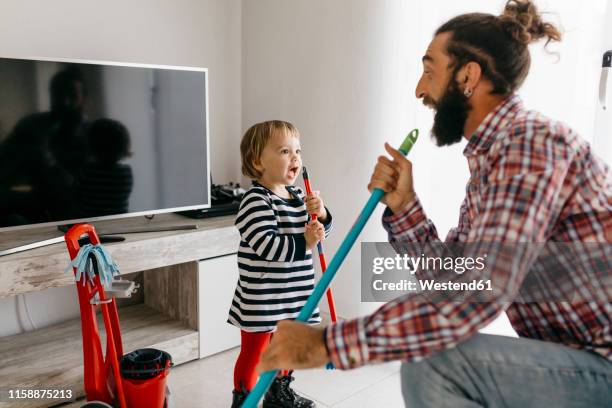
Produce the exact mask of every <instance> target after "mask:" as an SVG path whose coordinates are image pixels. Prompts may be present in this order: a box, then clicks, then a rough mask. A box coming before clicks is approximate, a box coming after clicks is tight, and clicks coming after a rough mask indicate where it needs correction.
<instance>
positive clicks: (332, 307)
mask: <svg viewBox="0 0 612 408" xmlns="http://www.w3.org/2000/svg"><path fill="white" fill-rule="evenodd" d="M302 178H303V179H304V187H305V188H306V194H308V195H309V196H311V195H313V192H312V187H311V186H310V176H309V175H308V170H307V169H306V166H304V167H303V169H302ZM309 212H310V211H309ZM311 217H312V219H313V220H316V219H317V214H316V213H312V215H311ZM317 251H318V252H319V263H320V264H321V273H325V271H326V270H327V260H326V259H325V253H324V252H323V245H322V244H321V242H318V243H317ZM327 304H328V306H329V314H330V316H331V321H332V322H333V323H336V320H338V318H337V316H336V304H335V302H334V295H333V294H332V290H331V288H329V289H327ZM330 368H331V367H330Z"/></svg>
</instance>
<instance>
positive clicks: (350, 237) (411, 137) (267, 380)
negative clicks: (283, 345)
mask: <svg viewBox="0 0 612 408" xmlns="http://www.w3.org/2000/svg"><path fill="white" fill-rule="evenodd" d="M418 136H419V131H418V129H414V130H412V131H411V132H410V133H408V135H407V136H406V138H405V139H404V142H403V143H402V145H401V146H400V148H399V151H400V152H401V153H402V154H403V155H404V156H406V155H407V154H408V152H410V150H411V149H412V146H414V143H415V142H416V141H417V138H418ZM384 195H385V192H384V191H383V190H381V189H378V188H377V189H374V191H372V195H371V196H370V199H369V200H368V201H367V203H366V205H365V207H364V208H363V210H362V211H361V214H359V217H358V218H357V220H356V221H355V224H353V227H352V228H351V230H350V231H349V232H348V234H347V236H346V238H344V241H342V243H341V244H340V248H338V252H336V255H334V257H333V258H332V260H331V262H330V264H329V267H328V268H327V271H326V272H325V273H324V274H323V276H321V279H320V280H319V283H318V284H317V286H316V287H315V289H314V291H313V292H312V294H311V295H310V297H309V298H308V300H307V301H306V304H305V305H304V307H303V308H302V310H301V311H300V314H299V315H298V317H297V319H296V320H297V321H300V322H307V321H308V319H309V318H310V316H311V315H312V313H313V312H314V310H315V309H316V307H317V305H318V304H319V302H320V301H321V298H322V297H323V294H324V293H325V292H326V291H327V288H328V287H329V285H330V284H331V281H332V279H333V278H334V276H335V275H336V272H337V271H338V268H339V267H340V265H341V264H342V262H343V261H344V259H345V258H346V256H347V255H348V253H349V251H350V250H351V248H352V246H353V244H354V243H355V241H356V240H357V238H358V237H359V234H360V233H361V231H362V230H363V227H364V226H365V224H366V222H367V221H368V219H369V218H370V216H371V215H372V213H373V212H374V209H375V208H376V205H378V202H379V201H380V200H381V199H382V198H383V196H384ZM277 373H278V370H271V371H266V372H265V373H263V374H262V375H261V377H260V378H259V381H258V382H257V384H256V385H255V388H253V390H252V391H251V392H250V393H249V395H248V397H247V399H246V400H245V401H244V404H243V405H242V406H243V407H246V408H256V407H257V403H258V402H259V400H261V398H262V397H263V395H264V394H265V393H266V391H267V390H268V388H270V385H271V384H272V382H273V381H274V377H275V376H276V374H277Z"/></svg>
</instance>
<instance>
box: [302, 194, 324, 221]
mask: <svg viewBox="0 0 612 408" xmlns="http://www.w3.org/2000/svg"><path fill="white" fill-rule="evenodd" d="M304 202H305V203H306V211H308V214H316V216H317V218H318V219H319V220H320V221H321V222H325V221H327V210H326V209H325V205H324V204H323V200H322V199H321V196H320V195H319V192H318V191H313V192H312V194H309V195H307V196H306V198H305V199H304Z"/></svg>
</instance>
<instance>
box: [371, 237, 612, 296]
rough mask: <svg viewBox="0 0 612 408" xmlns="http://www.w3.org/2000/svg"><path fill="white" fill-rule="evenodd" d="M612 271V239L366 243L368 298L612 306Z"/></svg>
mask: <svg viewBox="0 0 612 408" xmlns="http://www.w3.org/2000/svg"><path fill="white" fill-rule="evenodd" d="M611 270H612V243H607V242H543V243H538V242H536V243H529V242H521V243H511V242H510V243H508V242H491V241H480V242H450V243H445V242H402V241H393V243H392V244H391V243H388V242H362V243H361V300H362V301H363V302H388V301H391V300H393V299H395V298H397V297H398V296H404V295H408V296H414V298H413V299H414V301H415V302H426V303H437V302H449V301H451V302H499V303H507V302H518V303H521V302H526V303H527V302H579V301H584V302H611V301H612V274H610V271H611ZM586 277H588V278H586Z"/></svg>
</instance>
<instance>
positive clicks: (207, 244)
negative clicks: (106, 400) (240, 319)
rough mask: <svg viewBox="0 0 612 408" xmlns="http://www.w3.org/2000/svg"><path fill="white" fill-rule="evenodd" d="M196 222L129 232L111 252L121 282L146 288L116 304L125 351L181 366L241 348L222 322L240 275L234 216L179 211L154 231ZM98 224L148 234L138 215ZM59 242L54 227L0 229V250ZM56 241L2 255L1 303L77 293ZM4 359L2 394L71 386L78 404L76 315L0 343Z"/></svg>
mask: <svg viewBox="0 0 612 408" xmlns="http://www.w3.org/2000/svg"><path fill="white" fill-rule="evenodd" d="M194 222H197V225H198V227H199V228H197V229H193V228H191V229H189V230H183V231H176V230H172V231H165V232H150V233H142V234H133V235H128V236H127V237H126V238H128V239H127V240H126V241H124V242H120V243H116V244H112V245H109V246H108V247H107V250H108V252H109V253H110V255H111V256H112V258H113V260H114V261H115V262H116V263H117V264H118V265H119V267H120V269H121V276H123V277H124V278H125V279H127V280H133V281H138V282H142V283H141V288H142V289H141V290H139V291H138V292H136V293H135V294H134V295H133V296H132V298H129V299H120V300H121V302H122V304H120V305H119V319H120V323H121V334H122V340H123V346H124V351H125V352H128V351H132V350H135V349H138V348H150V347H153V348H158V349H162V350H166V351H167V352H169V353H170V354H171V355H172V360H173V362H174V363H175V364H176V365H178V364H182V363H185V362H188V361H192V360H195V359H198V358H201V357H204V356H207V355H211V354H214V353H217V352H219V351H221V350H223V349H227V348H229V347H230V346H231V347H234V346H235V345H238V344H239V343H240V340H239V338H240V336H239V331H238V330H236V329H235V328H234V327H232V326H230V325H228V324H227V323H226V320H227V310H229V306H230V303H231V296H229V297H228V296H227V294H228V293H229V294H230V295H231V293H232V290H233V289H234V287H235V284H236V279H237V276H238V269H237V264H236V262H237V260H236V255H235V254H236V250H237V248H238V246H239V244H240V235H239V234H238V230H237V229H236V227H235V226H234V217H217V218H212V219H207V220H198V221H194V220H189V219H187V218H183V217H181V216H178V215H175V214H160V215H157V216H156V217H155V224H156V225H157V226H159V227H170V226H176V225H189V224H193V223H194ZM96 224H97V225H96V229H97V230H118V229H119V227H121V228H127V227H132V228H138V227H142V228H144V227H149V228H150V227H152V225H146V224H147V223H146V222H145V220H144V219H143V218H142V217H136V218H134V219H118V220H109V221H108V222H107V221H105V222H104V223H102V222H100V223H99V225H98V223H96ZM55 235H58V231H57V227H56V226H47V227H42V228H39V229H37V230H36V231H33V230H18V231H11V232H1V233H0V248H3V247H7V246H8V245H10V246H17V245H20V244H23V243H27V242H31V241H34V240H41V239H44V238H47V237H53V236H55ZM59 238H60V240H62V243H61V244H60V245H53V246H47V247H43V248H38V249H35V250H32V251H29V252H27V253H19V254H14V255H10V256H6V257H1V258H0V271H2V273H1V275H2V279H0V298H6V297H10V296H16V295H19V294H22V293H31V292H37V291H42V290H45V289H48V288H53V287H62V286H70V287H73V288H74V285H75V281H74V274H72V273H66V272H65V269H66V266H68V264H69V262H70V257H69V256H68V251H67V250H66V245H65V244H64V243H63V237H59ZM127 274H130V276H125V275H127ZM132 274H133V275H132ZM74 296H76V292H75V293H74ZM124 301H125V303H123V302H124ZM98 324H100V322H98ZM229 335H231V336H232V338H231V339H229V340H231V341H229V340H228V336H229ZM41 339H44V340H42V341H41ZM230 343H231V344H230ZM102 344H105V342H104V340H103V343H102ZM0 361H1V362H2V364H1V365H0V384H1V385H2V386H3V387H4V388H8V387H12V388H28V387H30V388H31V387H32V384H35V385H39V386H41V387H42V386H44V387H45V388H48V389H72V390H73V391H74V395H75V396H78V397H80V396H83V395H84V389H83V354H82V335H81V322H80V319H78V318H75V319H72V320H69V321H65V322H62V323H57V324H53V325H51V326H47V327H44V328H39V329H38V330H34V331H30V332H26V333H22V334H15V335H12V336H7V337H3V338H0ZM50 403H51V401H49V400H28V401H27V402H25V403H23V404H19V405H18V406H19V407H22V406H23V407H24V408H26V407H27V408H42V407H47V406H49V405H50ZM0 406H3V405H2V403H0ZM9 406H11V407H12V406H13V405H9Z"/></svg>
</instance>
